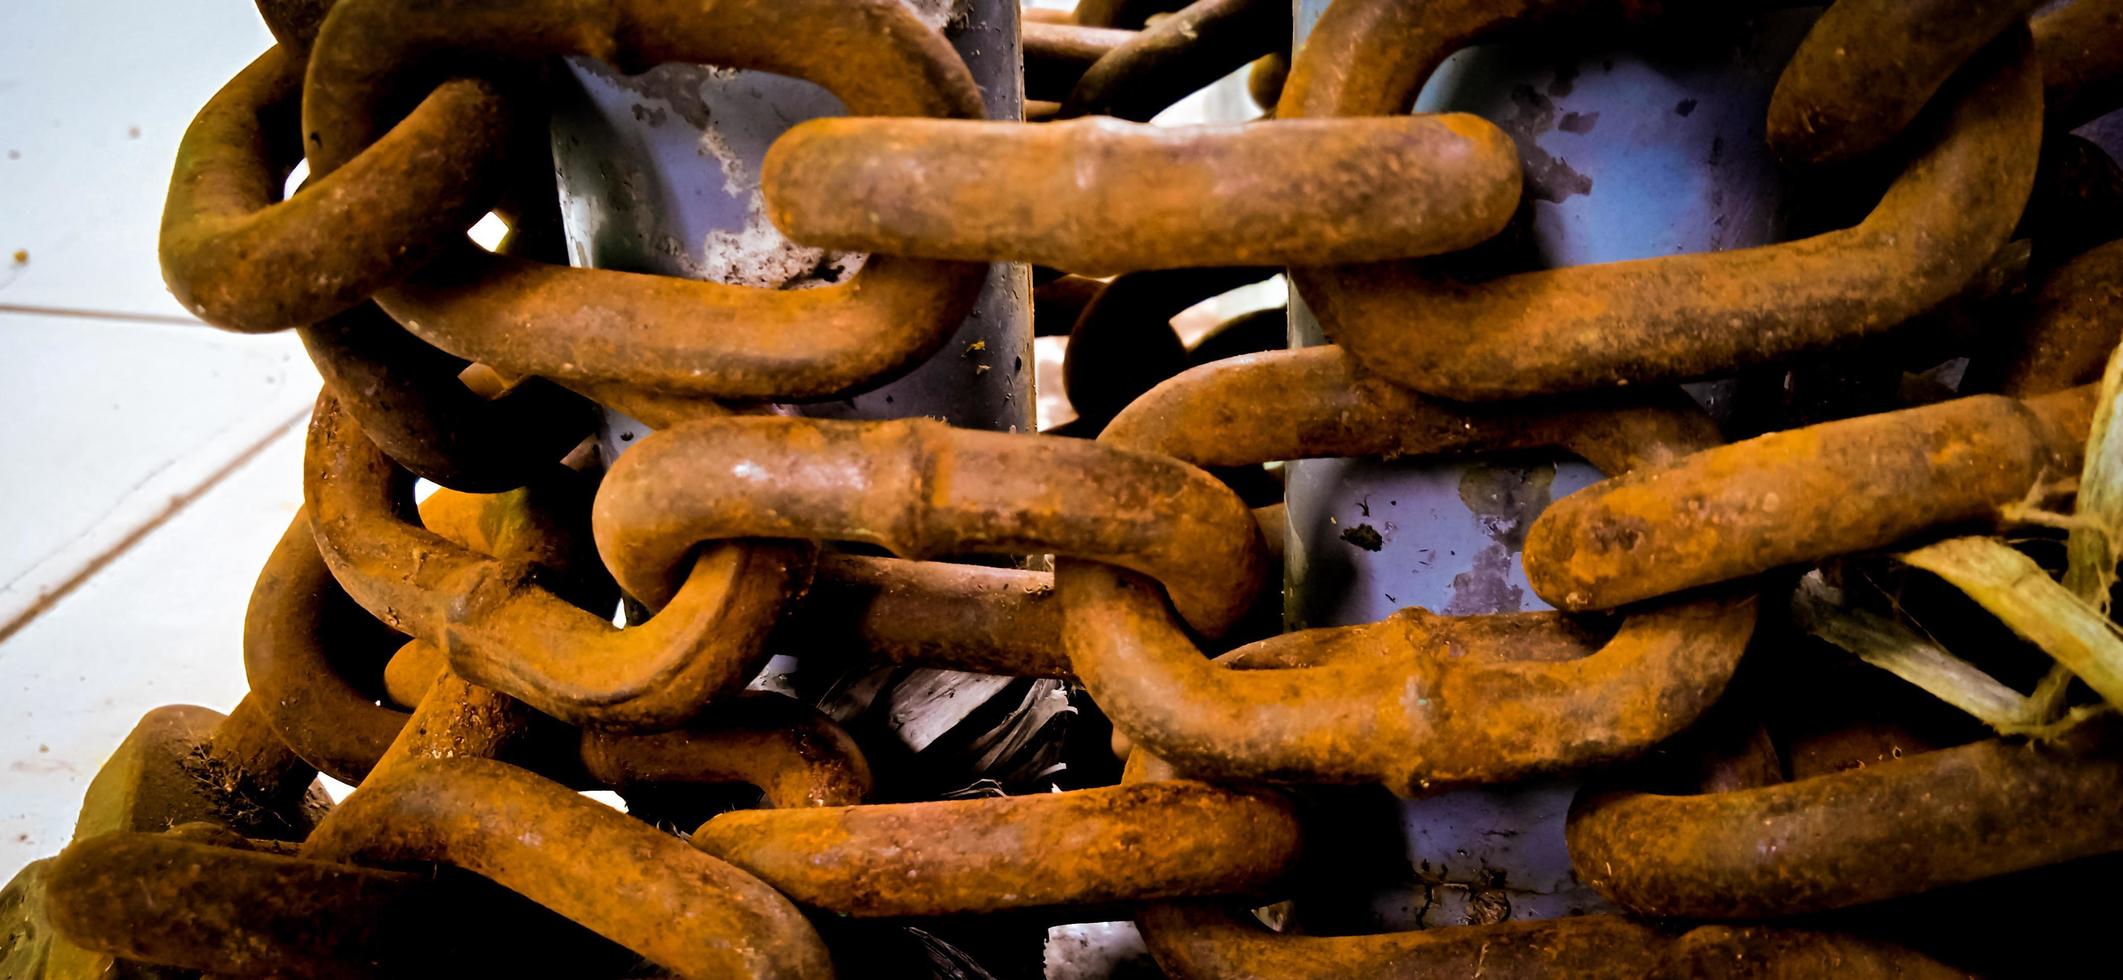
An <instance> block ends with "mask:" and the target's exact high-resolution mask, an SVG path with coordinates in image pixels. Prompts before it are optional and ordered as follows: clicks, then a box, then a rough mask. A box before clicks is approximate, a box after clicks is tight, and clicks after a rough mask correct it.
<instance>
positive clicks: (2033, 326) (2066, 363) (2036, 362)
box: [1998, 240, 2123, 398]
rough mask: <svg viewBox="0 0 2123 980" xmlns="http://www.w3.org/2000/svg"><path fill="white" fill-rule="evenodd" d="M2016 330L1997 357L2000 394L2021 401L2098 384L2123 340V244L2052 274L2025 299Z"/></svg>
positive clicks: (2099, 250)
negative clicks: (2022, 316) (1999, 360)
mask: <svg viewBox="0 0 2123 980" xmlns="http://www.w3.org/2000/svg"><path fill="white" fill-rule="evenodd" d="M2018 326H2019V328H2020V329H2018V330H2015V331H2012V332H2011V333H2010V335H2009V337H2008V338H2007V339H2006V345H2007V346H2008V349H2007V350H2005V351H2003V352H2001V354H2000V356H2001V358H2002V359H2003V360H2004V362H2005V365H2004V377H2003V380H2001V381H2000V383H1999V384H1998V390H1999V391H2000V392H2002V393H2004V394H2007V395H2013V396H2015V397H2021V398H2024V397H2027V396H2029V395H2041V394H2047V393H2049V392H2052V391H2057V390H2059V389H2062V388H2068V387H2070V386H2072V385H2082V384H2091V383H2092V382H2095V381H2099V380H2100V379H2101V369H2102V367H2104V366H2105V365H2107V363H2108V356H2109V354H2110V353H2112V352H2114V351H2115V349H2116V344H2117V342H2118V341H2123V240H2118V241H2113V242H2109V243H2108V244H2106V245H2098V246H2095V247H2093V248H2090V249H2088V250H2086V251H2085V252H2082V253H2080V254H2079V255H2078V256H2077V257H2076V258H2073V259H2072V260H2071V261H2069V262H2066V263H2064V264H2063V265H2062V266H2059V267H2058V268H2057V269H2056V270H2055V271H2053V272H2051V273H2050V274H2049V275H2048V276H2047V277H2046V278H2044V279H2043V280H2042V282H2041V284H2040V285H2038V286H2036V287H2035V289H2034V291H2033V294H2032V295H2030V296H2029V297H2028V298H2027V300H2026V311H2025V319H2024V320H2023V321H2022V322H2021V323H2020V324H2018Z"/></svg>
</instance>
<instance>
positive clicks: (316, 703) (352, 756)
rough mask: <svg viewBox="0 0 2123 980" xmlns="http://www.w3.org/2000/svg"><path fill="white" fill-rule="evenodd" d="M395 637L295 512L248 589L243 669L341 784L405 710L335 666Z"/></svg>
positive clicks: (307, 751)
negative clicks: (343, 585)
mask: <svg viewBox="0 0 2123 980" xmlns="http://www.w3.org/2000/svg"><path fill="white" fill-rule="evenodd" d="M392 643H393V639H392V635H391V634H390V633H389V632H388V631H386V630H384V629H382V628H381V627H380V626H376V625H373V620H371V619H370V617H369V616H368V614H367V613H366V612H365V611H363V610H362V609H361V608H360V607H358V606H355V605H354V604H353V601H352V600H350V599H348V598H347V597H346V593H345V592H344V591H342V590H341V589H340V588H339V583H338V582H337V581H335V580H334V579H333V578H332V573H331V570H330V569H327V568H326V567H325V565H324V559H322V558H320V557H318V555H317V539H316V537H315V535H313V534H311V532H310V521H309V517H308V515H307V514H296V515H295V520H294V522H293V523H291V524H289V525H288V529H287V533H286V534H284V535H282V536H281V538H280V543H279V544H278V545H276V546H274V548H273V554H272V557H271V558H269V559H267V560H266V564H265V568H264V569H263V570H262V571H260V572H259V573H258V584H257V585H256V586H255V587H253V589H252V590H251V603H250V610H249V612H248V613H247V614H246V615H245V617H244V624H243V667H244V674H245V676H246V677H247V678H248V679H249V681H250V685H251V693H252V694H253V695H254V696H256V697H257V698H258V699H259V701H260V703H262V704H263V705H264V706H265V707H266V709H267V711H268V714H269V715H270V717H271V721H272V724H273V729H274V731H275V732H277V733H278V734H279V735H280V737H281V739H282V740H284V741H285V742H286V743H287V745H288V746H289V748H291V749H293V750H294V752H295V753H296V754H297V755H299V756H301V757H302V759H303V761H305V762H307V763H309V764H310V765H312V766H315V767H317V769H318V770H320V771H322V772H324V773H325V774H327V775H329V776H331V777H332V778H334V779H337V780H339V781H341V782H345V783H349V784H359V783H360V782H361V780H362V777H364V776H366V775H367V774H368V771H369V767H371V766H373V765H375V763H376V759H377V758H378V757H379V756H381V755H382V754H383V750H384V748H385V747H387V746H389V745H390V744H391V740H392V739H394V738H396V737H397V736H398V730H399V728H401V727H403V726H404V724H405V717H406V713H405V712H403V711H397V710H393V709H391V708H387V707H383V706H381V705H378V704H376V703H375V702H374V701H373V700H372V699H371V697H370V695H369V694H368V693H367V692H366V691H364V690H362V689H361V688H360V687H359V686H357V685H355V684H354V683H353V682H352V681H350V680H348V679H347V677H346V675H345V673H344V670H345V668H344V667H341V666H340V664H342V663H358V662H360V660H362V659H364V658H369V659H381V658H382V657H384V656H386V655H387V654H388V653H389V651H390V649H391V645H392Z"/></svg>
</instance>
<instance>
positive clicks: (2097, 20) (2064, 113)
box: [2028, 0, 2123, 129]
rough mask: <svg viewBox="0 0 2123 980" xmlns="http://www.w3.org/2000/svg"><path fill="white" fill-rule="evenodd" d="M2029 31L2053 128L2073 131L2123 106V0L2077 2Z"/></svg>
mask: <svg viewBox="0 0 2123 980" xmlns="http://www.w3.org/2000/svg"><path fill="white" fill-rule="evenodd" d="M2028 26H2029V27H2030V28H2032V29H2033V31H2034V36H2035V52H2036V53H2037V54H2038V55H2040V57H2041V59H2042V84H2043V85H2044V86H2045V87H2046V88H2047V89H2048V90H2049V92H2048V104H2047V106H2046V107H2045V113H2046V115H2047V116H2048V121H2049V124H2050V125H2051V126H2054V127H2057V128H2065V129H2068V128H2070V127H2074V126H2077V125H2079V124H2080V123H2083V122H2086V121H2088V120H2091V119H2094V118H2097V117H2099V116H2101V115H2104V114H2106V113H2107V112H2108V111H2109V110H2111V109H2114V108H2116V106H2117V105H2118V104H2123V0H2072V2H2071V3H2068V4H2064V5H2063V6H2060V7H2057V8H2055V9H2053V10H2045V11H2043V12H2042V15H2041V16H2039V17H2036V18H2034V19H2033V20H2031V21H2029V22H2028Z"/></svg>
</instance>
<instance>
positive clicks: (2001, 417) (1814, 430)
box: [1525, 387, 2094, 610]
mask: <svg viewBox="0 0 2123 980" xmlns="http://www.w3.org/2000/svg"><path fill="white" fill-rule="evenodd" d="M2093 402H2094V391H2093V389H2092V388H2090V387H2088V388H2074V389H2069V390H2066V391H2063V392H2058V393H2055V394H2051V395H2046V396H2042V397H2041V398H2040V399H2037V400H2034V401H2027V402H2022V401H2016V400H2013V399H2010V398H2003V397H1999V396H1996V395H1977V396H1974V397H1970V398H1961V399H1956V400H1954V401H1950V402H1942V403H1940V404H1936V405H1927V406H1924V407H1921V408H1912V409H1904V410H1902V411H1897V412H1887V413H1883V414H1879V415H1868V416H1863V417H1859V418H1853V419H1842V420H1839V421H1834V422H1824V423H1822V424H1819V425H1812V426H1807V427H1805V428H1801V429H1792V430H1789V431H1785V432H1774V433H1770V434H1769V435H1765V436H1760V437H1757V438H1754V439H1749V440H1747V441H1745V442H1740V443H1734V444H1733V445H1730V446H1723V447H1720V448H1717V449H1711V450H1707V451H1704V452H1701V453H1697V454H1696V455H1694V456H1692V457H1689V458H1688V459H1686V460H1683V461H1681V462H1679V463H1677V464H1675V465H1673V466H1669V467H1666V468H1664V469H1654V470H1646V471H1642V472H1637V473H1629V474H1624V475H1621V476H1617V477H1613V478H1610V479H1608V480H1605V481H1602V482H1600V483H1597V484H1594V485H1593V486H1590V487H1587V488H1585V489H1583V490H1580V491H1578V492H1577V493H1574V494H1571V495H1570V496H1568V497H1565V498H1563V499H1562V500H1558V501H1556V502H1555V503H1554V504H1553V505H1551V506H1550V507H1549V508H1548V510H1547V511H1546V512H1544V513H1542V514H1541V516H1540V517H1539V518H1538V519H1536V520H1535V521H1534V523H1533V528H1532V530H1531V531H1529V532H1528V533H1527V536H1526V552H1525V563H1526V577H1527V579H1528V580H1529V581H1530V582H1532V584H1533V589H1534V591H1535V592H1536V593H1538V594H1539V595H1540V597H1541V598H1542V599H1545V600H1547V601H1548V602H1550V603H1553V604H1554V605H1556V606H1558V607H1560V608H1563V609H1572V610H1584V609H1611V608H1614V607H1616V606H1621V605H1625V604H1627V603H1631V602H1637V601H1640V600H1643V599H1649V598H1652V597H1654V596H1663V595H1668V594H1670V593H1675V592H1680V591H1683V590H1685V589H1690V588H1694V587H1697V586H1702V585H1709V584H1712V583H1716V582H1725V581H1730V580H1733V579H1738V578H1743V577H1746V576H1749V575H1755V574H1759V573H1761V572H1766V571H1769V570H1771V569H1775V568H1781V567H1784V566H1787V565H1795V564H1799V563H1802V562H1811V561H1818V560H1820V559H1823V558H1830V557H1834V556H1836V555H1844V554H1850V553H1853V552H1859V551H1866V550H1870V549H1873V548H1881V547H1885V546H1887V545H1891V544H1894V543H1896V542H1898V541H1902V540H1905V539H1908V538H1910V537H1912V536H1914V535H1918V534H1922V533H1924V532H1926V531H1930V530H1934V529H1941V528H1949V527H1954V526H1958V525H1969V524H1975V525H1979V526H1980V525H1985V524H1989V523H1991V522H1993V521H1994V520H1995V518H1996V514H1997V509H1998V508H1999V507H2001V506H2003V505H2005V504H2008V503H2012V502H2015V501H2018V500H2020V499H2022V498H2024V497H2025V496H2026V495H2027V492H2028V490H2029V489H2030V488H2032V487H2034V486H2035V485H2036V484H2037V483H2039V482H2040V481H2043V480H2052V481H2054V480H2060V479H2067V478H2069V477H2071V476H2073V475H2075V474H2077V473H2078V471H2079V465H2080V456H2081V454H2082V452H2083V450H2084V447H2083V440H2084V439H2085V434H2086V429H2087V426H2088V425H2089V424H2090V422H2091V418H2092V413H2093Z"/></svg>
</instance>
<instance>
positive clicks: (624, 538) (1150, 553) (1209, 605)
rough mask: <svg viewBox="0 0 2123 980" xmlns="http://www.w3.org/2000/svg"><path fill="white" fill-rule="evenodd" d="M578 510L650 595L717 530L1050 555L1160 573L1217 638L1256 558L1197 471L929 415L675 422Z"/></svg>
mask: <svg viewBox="0 0 2123 980" xmlns="http://www.w3.org/2000/svg"><path fill="white" fill-rule="evenodd" d="M592 520H593V524H594V526H595V530H596V534H597V548H598V552H599V553H600V554H602V555H603V556H604V560H605V564H606V566H607V567H609V568H611V569H612V571H613V574H614V576H615V577H617V578H618V579H619V582H620V584H621V585H622V586H624V587H625V588H626V589H627V591H628V592H630V593H632V594H634V595H635V596H638V597H641V598H643V599H645V600H647V601H651V602H654V601H656V600H658V599H660V598H662V597H663V596H665V595H667V594H669V592H670V589H671V586H672V583H673V576H674V574H675V573H676V572H677V571H679V570H681V569H682V568H683V567H684V562H685V559H686V556H687V555H688V554H690V553H692V551H693V550H694V548H695V547H696V546H697V545H699V544H700V543H702V542H708V541H720V540H725V539H731V538H782V539H815V538H823V539H827V540H845V541H860V542H864V543H867V544H874V545H879V546H882V547H884V548H886V549H888V550H890V551H892V552H893V553H894V554H896V555H901V556H904V557H910V558H924V557H930V556H944V555H955V554H967V553H984V554H1004V555H1015V554H1028V553H1029V554H1037V553H1041V552H1047V551H1055V552H1064V553H1068V554H1074V555H1079V556H1083V557H1087V558H1093V559H1096V560H1098V561H1102V562H1110V563H1113V564H1117V565H1120V566H1122V567H1125V568H1132V569H1136V570H1138V571H1143V572H1146V573H1149V574H1153V575H1156V576H1158V577H1159V578H1160V579H1161V580H1163V581H1165V582H1168V583H1171V587H1172V589H1173V591H1174V594H1175V602H1176V604H1177V605H1178V607H1179V609H1180V611H1181V613H1182V615H1184V616H1186V617H1187V619H1188V621H1189V622H1190V623H1191V624H1192V625H1194V626H1195V627H1196V628H1197V629H1200V630H1202V631H1203V632H1205V633H1209V634H1211V635H1214V634H1218V633H1221V632H1222V631H1223V630H1224V629H1225V628H1227V627H1229V626H1230V625H1231V624H1232V623H1233V622H1234V621H1236V620H1237V618H1238V616H1239V615H1240V614H1242V613H1243V612H1245V610H1246V607H1247V606H1248V604H1250V602H1251V601H1252V598H1253V596H1254V594H1255V593H1256V592H1258V591H1259V589H1260V586H1261V582H1262V578H1263V573H1264V569H1265V555H1264V552H1263V546H1262V544H1261V542H1260V534H1259V530H1258V528H1257V527H1256V525H1255V524H1254V520H1253V515H1252V513H1251V512H1250V511H1249V510H1247V508H1246V506H1245V504H1244V503H1243V502H1242V501H1240V500H1239V499H1238V497H1237V496H1236V495H1235V494H1233V493H1232V492H1231V491H1230V490H1229V489H1227V488H1225V487H1224V486H1223V485H1222V484H1220V483H1218V482H1216V480H1215V479H1214V478H1212V477H1210V476H1209V475H1208V474H1206V473H1203V472H1201V471H1200V470H1197V469H1194V468H1193V467H1190V466H1186V465H1184V464H1181V463H1178V462H1175V461H1173V460H1171V459H1167V458H1164V457H1161V456H1155V455H1150V454H1145V453H1135V452H1129V451H1126V450H1123V449H1117V448H1114V447H1112V446H1107V445H1100V444H1095V443H1089V442H1083V441H1079V440H1071V439H1056V438H1051V437H1039V436H1030V435H1013V434H1005V433H999V432H977V431H972V430H966V429H954V428H951V427H949V426H946V425H944V424H942V423H940V422H935V421H932V420H928V419H900V420H894V421H882V422H846V421H832V420H823V419H800V418H790V417H775V416H747V417H732V418H721V419H702V420H698V421H694V422H688V423H685V424H682V425H678V426H673V427H672V428H669V429H664V430H660V431H658V432H656V433H655V434H653V435H651V436H649V437H648V438H647V439H644V440H641V441H640V442H637V443H636V444H635V445H634V447H633V448H632V449H630V450H628V451H627V454H626V455H624V456H622V457H620V458H619V461H618V462H617V463H615V464H614V465H613V467H612V470H611V472H610V473H609V474H607V475H606V477H605V480H604V484H603V486H602V487H601V488H600V489H599V490H598V494H597V502H596V505H595V508H594V513H593V516H592ZM696 574H697V573H696ZM666 615H668V613H666ZM652 623H653V621H652Z"/></svg>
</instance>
